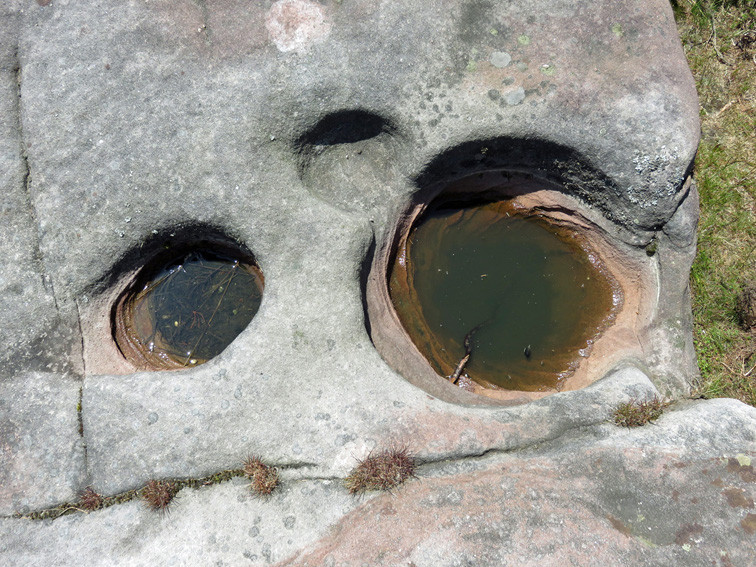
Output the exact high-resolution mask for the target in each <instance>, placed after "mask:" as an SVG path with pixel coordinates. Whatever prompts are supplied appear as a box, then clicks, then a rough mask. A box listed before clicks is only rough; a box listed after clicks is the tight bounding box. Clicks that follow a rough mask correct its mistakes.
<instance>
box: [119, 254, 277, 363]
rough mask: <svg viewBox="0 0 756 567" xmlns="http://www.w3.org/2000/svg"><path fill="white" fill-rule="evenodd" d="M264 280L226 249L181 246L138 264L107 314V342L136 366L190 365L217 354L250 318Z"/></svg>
mask: <svg viewBox="0 0 756 567" xmlns="http://www.w3.org/2000/svg"><path fill="white" fill-rule="evenodd" d="M262 293H263V276H262V272H261V271H260V269H259V268H258V267H257V265H256V264H255V261H254V258H252V257H251V255H248V254H244V253H243V252H241V251H239V250H236V249H234V248H232V247H231V246H228V245H220V244H217V243H212V244H210V243H202V244H197V245H184V246H181V247H180V248H178V249H176V250H172V251H170V252H166V253H163V254H160V255H159V256H158V257H156V258H155V259H154V260H153V261H151V262H150V263H149V264H147V265H146V266H144V267H143V268H142V269H141V270H140V271H139V272H138V273H137V275H136V277H135V278H134V280H133V283H132V284H131V285H129V286H128V287H127V288H126V289H125V290H124V292H123V293H121V295H120V296H119V298H118V300H117V302H116V304H115V307H114V309H113V320H112V329H113V336H114V339H115V341H116V344H117V346H118V349H119V350H120V351H121V353H122V354H123V356H124V357H125V358H126V359H127V360H128V361H129V362H130V363H131V364H133V365H134V366H135V367H136V368H139V369H149V370H171V369H181V368H187V367H192V366H196V365H199V364H202V363H204V362H207V361H208V360H210V359H212V358H213V357H215V356H217V355H218V354H220V353H221V352H222V351H223V350H224V349H225V348H226V347H227V346H228V345H229V344H230V343H231V342H232V341H233V340H234V339H235V338H236V337H237V335H239V333H241V332H242V331H243V330H244V329H245V328H246V327H247V325H248V324H249V323H250V321H251V320H252V318H253V317H254V316H255V314H256V313H257V310H258V309H259V307H260V303H261V301H262Z"/></svg>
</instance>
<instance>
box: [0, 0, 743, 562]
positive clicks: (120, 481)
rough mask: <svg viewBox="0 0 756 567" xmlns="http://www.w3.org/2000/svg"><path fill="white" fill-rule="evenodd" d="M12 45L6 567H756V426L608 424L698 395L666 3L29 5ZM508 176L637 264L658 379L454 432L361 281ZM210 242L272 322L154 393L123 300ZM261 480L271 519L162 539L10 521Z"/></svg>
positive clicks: (706, 416) (448, 410) (171, 523)
mask: <svg viewBox="0 0 756 567" xmlns="http://www.w3.org/2000/svg"><path fill="white" fill-rule="evenodd" d="M0 20H1V21H2V22H3V25H2V27H0V189H2V196H1V197H0V205H1V206H2V209H1V210H2V215H1V216H0V223H2V225H1V227H2V231H0V252H2V258H3V259H2V262H1V263H0V328H2V330H3V334H2V337H0V394H1V397H0V399H2V400H3V401H2V404H1V405H0V432H2V439H0V446H1V447H2V455H0V467H1V469H0V479H2V488H1V489H0V513H1V514H3V518H2V519H0V533H1V534H2V537H1V538H0V558H1V559H0V563H2V564H4V565H29V564H45V565H73V564H91V565H173V564H176V565H181V564H201V565H210V564H229V565H238V564H245V563H246V564H250V565H264V564H269V563H276V562H281V563H283V564H287V563H288V564H300V565H303V564H310V565H320V564H325V565H329V564H343V563H345V562H347V563H349V564H363V563H367V564H370V565H380V564H385V565H407V564H411V563H414V564H415V565H417V566H418V567H421V566H423V565H467V564H471V565H501V564H504V563H505V562H509V563H511V564H517V565H520V564H521V565H529V564H535V563H539V564H559V565H562V564H569V562H570V561H572V562H573V563H574V564H581V565H584V564H588V565H590V564H591V563H590V562H591V561H593V564H596V565H599V564H600V565H607V564H620V563H622V564H648V565H661V564H665V565H667V564H678V565H699V564H700V565H703V564H706V565H710V564H712V563H714V564H720V565H728V564H736V565H737V564H739V563H740V564H744V563H746V562H747V559H748V558H749V557H751V556H752V552H753V547H754V530H755V528H754V522H755V515H754V514H756V510H754V507H753V499H754V494H753V465H752V464H750V463H751V461H750V459H752V458H754V456H756V444H755V443H756V441H755V440H754V431H755V430H756V416H755V415H754V410H753V408H748V407H745V406H743V405H741V404H738V403H736V402H732V401H710V402H697V403H695V404H692V405H690V406H684V405H679V406H675V407H674V408H673V409H672V410H671V411H669V412H668V413H667V414H666V415H665V416H664V417H662V418H661V419H660V420H659V422H658V424H657V425H655V426H653V425H652V426H648V427H645V428H643V429H641V430H638V431H625V430H620V429H617V428H615V427H614V426H612V425H608V424H607V420H609V419H610V416H611V413H612V410H613V408H614V407H616V406H617V404H619V403H621V402H626V401H630V400H633V399H647V398H649V397H652V396H654V395H657V394H659V393H661V394H663V395H665V396H671V397H675V398H681V397H684V396H685V395H686V394H687V393H688V392H689V391H690V389H691V386H692V384H693V382H694V380H695V377H696V370H695V359H694V355H693V349H692V337H691V332H690V309H689V299H688V290H687V278H688V271H689V267H690V262H691V260H692V257H693V253H694V247H695V224H696V219H697V196H696V193H695V187H694V185H693V184H691V183H690V179H689V174H690V169H691V164H692V159H693V156H694V154H695V150H696V147H697V143H698V130H699V127H698V106H697V100H696V94H695V90H694V88H693V82H692V78H691V76H690V73H689V71H688V69H687V66H686V63H685V59H684V56H683V53H682V50H681V48H680V45H679V42H678V40H677V36H676V32H675V29H674V22H673V20H672V15H671V10H670V8H669V5H668V4H667V3H666V2H665V1H662V0H644V1H641V0H637V1H631V2H624V3H621V4H617V3H612V2H603V3H598V4H594V5H592V6H591V8H590V9H587V8H586V7H585V6H584V5H583V4H582V3H580V2H576V1H573V0H559V1H558V2H545V1H540V0H539V1H536V2H512V3H497V2H485V1H476V0H472V1H469V2H462V1H457V0H432V1H424V2H418V1H416V0H397V1H394V2H383V3H381V2H375V1H368V0H341V1H339V0H333V1H323V2H315V1H310V0H278V1H276V2H272V1H270V0H266V1H264V2H245V1H228V2H195V1H193V0H150V1H149V2H141V1H136V0H133V1H128V2H123V1H121V0H97V1H94V2H81V1H74V0H52V1H50V0H38V1H37V2H36V3H35V2H22V1H20V0H19V1H15V2H5V3H3V5H2V6H0ZM498 169H511V170H516V171H520V172H525V173H528V174H532V175H534V176H536V177H543V178H547V179H549V181H550V182H552V183H554V184H559V185H561V186H562V187H563V188H564V192H565V194H566V195H568V196H570V197H572V198H575V199H577V200H578V201H579V202H580V203H582V205H583V206H584V207H585V209H586V211H590V214H591V215H594V216H601V217H602V218H604V219H605V222H606V224H607V226H609V225H610V226H611V227H612V229H611V236H612V238H613V239H614V240H615V241H616V244H617V246H618V247H620V248H622V249H623V250H624V251H626V252H627V253H628V254H632V255H634V257H635V258H639V259H640V260H642V261H643V262H644V266H645V269H647V271H648V272H649V273H651V274H653V276H654V277H653V281H654V288H653V290H652V291H653V292H654V293H653V294H652V295H653V297H654V301H653V302H652V303H653V304H652V305H649V306H647V307H648V316H647V317H646V318H645V319H644V320H642V321H638V323H637V326H636V328H635V329H636V332H637V333H638V334H639V335H642V336H644V337H646V339H647V341H648V342H647V344H649V345H650V347H649V348H648V349H646V350H643V351H642V352H639V353H638V355H637V356H636V357H633V358H628V359H626V360H622V361H621V362H620V363H619V364H617V365H616V366H614V367H613V368H611V369H609V371H608V372H606V373H603V374H602V375H601V376H598V377H597V378H600V379H598V380H597V381H596V382H595V383H593V384H592V385H590V386H589V387H587V388H585V389H581V390H576V391H572V392H561V393H557V394H554V395H551V396H547V397H545V398H543V399H541V400H538V401H535V402H531V403H527V404H521V405H510V406H506V405H498V406H495V405H489V406H485V405H483V406H481V405H474V404H472V403H470V404H460V403H450V402H449V401H448V400H444V399H440V398H439V397H438V396H431V395H429V393H428V392H426V391H424V390H423V389H421V388H418V387H416V386H414V385H412V384H410V383H409V382H408V381H407V380H406V379H405V378H404V377H402V376H401V375H399V374H398V373H397V372H395V371H394V370H392V369H391V368H390V367H389V366H388V365H387V364H386V363H385V362H384V360H383V359H382V358H381V355H380V354H379V353H378V352H377V351H376V348H375V347H374V345H373V342H372V341H371V331H372V330H371V329H370V325H371V322H370V321H367V320H366V311H367V309H366V306H365V304H364V302H365V293H364V292H365V285H366V284H365V280H366V273H367V271H368V266H369V265H370V263H371V254H374V253H375V251H376V249H380V248H381V247H382V246H385V245H386V242H387V239H388V237H389V235H390V232H391V230H392V227H393V226H394V225H395V224H396V223H397V218H398V217H399V216H400V215H401V211H403V210H404V209H405V208H406V206H407V204H408V203H409V202H410V201H411V200H412V199H413V198H414V197H415V196H416V195H418V194H419V193H421V192H422V191H423V189H424V188H425V187H427V186H428V185H429V184H433V183H435V182H437V181H439V180H442V179H446V178H453V177H456V176H460V175H463V174H464V175H470V174H471V173H474V172H477V171H492V170H498ZM589 216H590V215H589ZM208 234H222V235H223V236H225V237H226V238H228V239H231V240H235V241H238V242H240V243H242V244H243V245H245V246H247V247H248V248H249V249H250V250H251V251H252V252H253V253H254V255H255V257H256V259H257V261H258V263H259V265H260V268H261V269H262V271H263V272H264V275H265V283H266V287H265V292H264V295H263V302H262V305H261V307H260V310H259V312H258V314H257V315H256V316H255V318H254V319H253V321H252V323H251V324H250V325H249V327H248V328H247V329H246V330H245V331H244V332H243V333H242V334H241V335H239V336H238V337H237V339H236V340H235V341H234V342H233V343H232V344H231V345H230V346H229V347H228V348H227V349H226V350H225V351H224V352H223V353H222V354H221V355H219V356H218V357H216V358H215V359H213V360H212V361H210V362H208V363H206V364H204V365H202V366H199V367H197V368H193V369H191V370H184V371H180V372H131V371H129V369H128V365H125V363H124V362H123V360H122V359H119V360H116V359H117V358H118V351H117V349H116V347H115V346H114V344H113V342H112V336H111V334H110V320H109V316H110V315H109V314H110V309H111V307H112V300H113V294H114V293H116V292H115V291H114V290H117V286H118V285H121V284H122V282H123V281H124V279H127V278H128V275H129V274H130V273H133V271H134V270H135V269H138V268H139V267H140V266H141V265H143V263H144V262H145V261H146V260H148V259H150V258H151V257H152V256H153V255H154V254H155V253H156V251H157V250H161V249H162V248H163V247H164V246H166V245H169V244H170V243H172V242H174V241H176V240H180V239H182V238H184V239H186V238H189V235H200V236H202V235H208ZM651 244H653V245H654V254H653V255H648V253H647V250H649V249H650V248H648V246H649V245H651ZM108 357H115V358H110V359H109V358H108ZM392 444H393V445H402V444H407V445H408V446H409V447H410V449H411V450H412V452H413V453H415V454H417V455H418V457H419V458H420V459H422V461H423V462H424V464H423V465H422V466H421V468H420V469H419V471H418V477H419V478H418V479H417V480H413V481H411V482H409V483H408V484H406V485H404V486H402V487H400V488H398V489H396V490H395V491H394V492H393V493H391V494H389V495H378V496H375V495H369V496H366V497H363V498H355V497H352V496H350V495H349V494H347V492H346V490H345V488H344V487H343V484H342V480H343V478H344V476H346V475H347V474H348V472H349V470H350V469H351V468H352V467H353V466H354V465H355V463H356V462H357V460H358V459H362V458H364V457H365V456H366V455H368V454H369V452H370V451H371V450H374V449H378V448H381V447H386V446H391V445H392ZM253 454H256V455H259V456H260V457H261V458H263V459H264V460H265V461H266V462H269V463H271V464H273V465H275V466H277V467H279V469H280V471H281V475H282V485H281V488H280V490H279V491H277V492H274V493H273V495H272V496H271V497H270V498H268V499H257V498H254V497H253V496H252V495H251V493H250V491H249V488H248V487H247V486H246V483H245V482H242V480H241V479H238V478H237V479H234V480H231V481H228V482H224V483H220V484H214V485H208V486H205V487H202V488H199V489H189V488H185V489H184V490H182V491H181V492H180V493H179V495H178V497H177V499H176V501H175V502H174V503H173V504H172V506H171V508H170V513H168V514H164V515H161V514H156V513H154V512H151V511H150V510H148V509H147V508H146V506H144V504H143V503H141V502H137V501H131V502H127V503H122V504H117V505H114V506H111V507H108V508H106V509H103V510H99V511H96V512H93V513H90V514H84V513H81V512H76V511H73V513H71V514H68V515H65V516H62V517H59V518H57V519H55V520H42V521H38V520H31V519H29V518H28V517H19V516H17V515H15V513H19V514H28V513H31V512H39V511H41V510H42V509H45V508H52V507H53V506H58V505H66V504H68V505H71V504H74V505H75V504H76V503H77V502H76V500H77V495H78V494H79V493H80V491H82V490H83V489H84V488H85V487H86V486H92V487H93V488H94V489H95V490H97V491H98V492H100V493H102V494H104V495H106V496H115V495H117V494H119V493H121V492H123V491H127V490H131V489H136V488H139V487H140V486H142V485H144V483H145V482H147V481H148V480H150V479H167V478H184V479H186V478H195V479H196V478H203V477H209V476H212V475H215V474H217V473H220V472H222V471H224V470H228V469H237V468H239V467H240V466H241V463H242V461H243V459H244V458H245V457H247V456H249V455H253ZM665 467H666V468H665ZM694 499H695V501H694ZM681 512H682V513H681ZM50 513H51V514H52V515H56V514H57V512H50ZM400 526H401V527H402V529H399V528H400ZM357 542H359V543H357Z"/></svg>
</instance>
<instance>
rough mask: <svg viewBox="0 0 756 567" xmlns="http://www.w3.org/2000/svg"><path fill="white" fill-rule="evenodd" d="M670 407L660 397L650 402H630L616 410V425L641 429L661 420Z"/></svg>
mask: <svg viewBox="0 0 756 567" xmlns="http://www.w3.org/2000/svg"><path fill="white" fill-rule="evenodd" d="M668 405H669V402H665V401H664V400H663V399H661V398H659V397H653V398H651V399H650V400H630V401H629V402H625V403H624V404H620V405H618V406H617V407H616V408H615V410H614V414H613V417H614V423H616V424H617V425H621V426H623V427H640V426H641V425H646V424H647V423H650V422H652V421H654V420H655V419H659V418H660V417H661V414H662V413H664V409H665V408H666V407H667V406H668Z"/></svg>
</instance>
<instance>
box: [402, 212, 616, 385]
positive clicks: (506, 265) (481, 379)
mask: <svg viewBox="0 0 756 567" xmlns="http://www.w3.org/2000/svg"><path fill="white" fill-rule="evenodd" d="M580 242H581V240H580V238H579V237H578V236H577V235H576V234H575V233H573V232H572V231H570V230H567V229H565V228H563V227H557V226H556V225H554V224H553V223H552V224H550V223H549V222H548V221H547V220H545V219H538V218H535V217H530V218H528V217H523V216H520V215H519V214H518V213H517V212H516V211H515V209H514V208H513V207H512V206H511V205H510V203H509V201H506V200H505V201H497V202H495V203H487V204H486V203H482V204H471V205H469V206H467V205H465V206H463V207H462V208H460V206H459V204H456V205H454V206H453V207H450V208H444V205H443V204H440V205H438V206H435V208H433V207H432V208H431V209H429V210H428V211H427V212H426V213H425V214H424V215H423V216H422V218H421V219H420V220H419V222H417V223H416V225H415V227H413V229H412V230H411V232H410V235H409V238H408V239H407V241H406V245H405V246H404V247H403V248H402V249H400V250H398V251H397V254H396V259H395V260H394V263H393V267H392V270H391V274H390V281H389V292H390V295H391V299H392V302H393V304H394V307H395V309H396V311H397V313H398V315H399V318H400V320H401V322H402V324H403V325H404V327H405V329H406V330H407V332H408V334H409V335H410V338H411V339H412V341H413V342H414V343H415V345H416V346H417V347H418V349H419V350H420V352H421V353H422V354H423V355H424V356H425V357H426V359H427V360H428V361H429V362H430V364H431V366H432V367H433V368H434V369H435V370H436V371H437V372H438V373H439V374H441V375H442V376H449V375H450V374H452V372H453V371H454V369H455V367H456V366H457V364H458V362H459V361H460V359H461V358H462V357H463V356H464V355H465V353H466V348H465V344H464V343H465V338H466V337H467V341H468V345H469V348H470V354H471V356H470V359H469V361H468V363H467V366H466V372H467V374H468V375H469V377H470V378H471V379H472V380H474V381H476V382H478V383H479V384H481V385H484V386H487V387H494V388H504V389H511V390H526V391H539V390H545V389H554V388H556V389H558V388H559V385H560V383H561V382H562V381H563V380H564V379H565V378H566V377H567V376H569V375H570V374H571V373H572V372H573V371H574V369H575V368H576V367H577V365H578V364H579V361H580V359H581V357H583V356H587V354H588V351H589V350H590V345H591V344H592V342H593V341H594V340H595V339H596V338H597V337H598V335H599V334H600V333H601V331H602V330H603V329H604V328H606V326H607V325H608V324H609V323H610V320H611V318H612V314H613V305H614V303H615V302H616V300H614V299H613V293H612V286H611V285H610V283H609V281H608V279H607V277H605V276H604V274H602V267H601V264H600V262H599V260H598V259H597V258H596V257H595V255H593V254H591V253H589V252H586V250H585V248H584V246H583V245H581V244H580Z"/></svg>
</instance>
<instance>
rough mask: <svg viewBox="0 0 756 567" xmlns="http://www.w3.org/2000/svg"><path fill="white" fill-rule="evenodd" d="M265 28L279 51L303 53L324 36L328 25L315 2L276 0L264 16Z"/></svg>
mask: <svg viewBox="0 0 756 567" xmlns="http://www.w3.org/2000/svg"><path fill="white" fill-rule="evenodd" d="M265 28H266V29H267V30H268V37H269V38H270V41H272V42H273V44H274V45H275V46H276V47H277V48H278V49H279V51H283V52H288V51H296V52H299V53H303V52H304V51H306V49H307V48H308V47H309V46H310V45H312V44H313V43H318V42H320V41H322V40H324V39H325V38H326V37H328V34H329V33H330V31H331V23H330V22H329V21H328V20H327V18H326V16H325V13H324V11H323V8H322V7H321V6H320V5H319V4H317V3H315V2H308V1H307V0H279V1H278V2H276V3H275V4H273V6H271V8H270V10H269V11H268V14H267V15H266V17H265Z"/></svg>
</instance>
